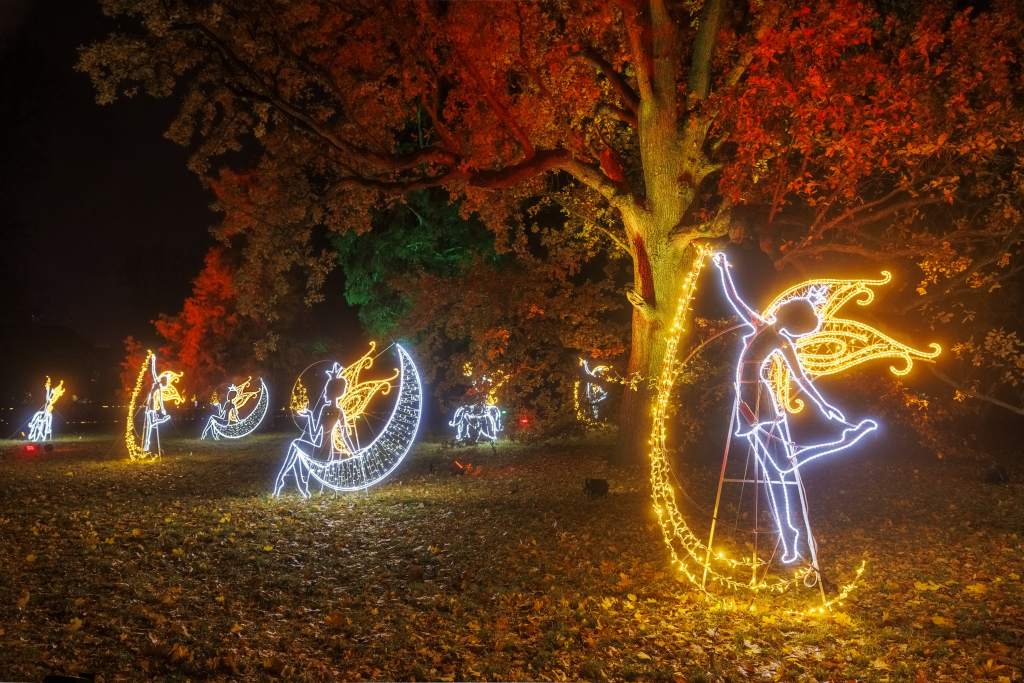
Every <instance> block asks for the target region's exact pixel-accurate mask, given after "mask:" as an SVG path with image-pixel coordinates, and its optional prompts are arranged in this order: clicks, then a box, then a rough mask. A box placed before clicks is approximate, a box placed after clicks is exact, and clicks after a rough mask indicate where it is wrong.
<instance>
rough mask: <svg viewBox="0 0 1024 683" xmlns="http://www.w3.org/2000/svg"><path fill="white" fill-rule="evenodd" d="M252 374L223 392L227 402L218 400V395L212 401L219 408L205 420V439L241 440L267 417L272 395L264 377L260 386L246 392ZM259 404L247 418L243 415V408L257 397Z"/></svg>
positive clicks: (203, 435) (215, 407)
mask: <svg viewBox="0 0 1024 683" xmlns="http://www.w3.org/2000/svg"><path fill="white" fill-rule="evenodd" d="M250 382H252V377H249V378H248V379H246V380H245V381H244V382H242V383H241V384H239V385H235V384H231V385H229V386H228V388H227V391H226V392H225V394H224V402H223V403H221V402H220V401H218V400H217V398H216V394H215V395H214V400H213V401H211V404H212V405H213V406H214V410H215V411H216V412H215V413H214V414H213V415H211V416H210V417H209V418H208V419H207V420H206V427H205V428H204V429H203V434H202V437H201V438H203V439H205V438H207V437H212V438H213V439H214V440H218V439H241V438H244V437H246V436H249V435H250V434H252V433H253V432H254V431H256V429H257V428H258V427H259V426H260V424H261V423H262V422H263V418H265V417H266V416H267V409H268V408H269V407H270V397H269V395H268V392H267V385H266V383H265V382H264V381H263V378H262V377H261V378H260V380H259V388H257V389H255V390H253V391H247V389H248V388H249V383H250ZM257 396H258V397H259V398H258V399H257V400H256V404H255V405H254V406H253V408H252V410H250V411H249V413H248V414H247V415H246V416H245V417H240V415H241V411H242V409H243V408H245V406H246V405H247V404H248V403H249V401H251V400H252V399H253V398H255V397H257Z"/></svg>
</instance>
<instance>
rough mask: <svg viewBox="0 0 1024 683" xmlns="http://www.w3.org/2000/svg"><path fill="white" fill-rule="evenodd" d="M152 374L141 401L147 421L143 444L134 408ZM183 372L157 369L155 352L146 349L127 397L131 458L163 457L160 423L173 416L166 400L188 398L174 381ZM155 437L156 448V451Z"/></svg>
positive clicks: (127, 438)
mask: <svg viewBox="0 0 1024 683" xmlns="http://www.w3.org/2000/svg"><path fill="white" fill-rule="evenodd" d="M147 371H148V372H149V375H150V382H151V383H150V386H149V391H147V392H146V398H145V399H144V403H143V405H142V409H143V411H144V424H143V428H142V445H141V446H140V445H139V442H138V439H137V438H136V435H135V409H136V405H137V404H138V400H139V395H140V394H141V392H142V385H143V382H144V380H145V378H146V373H147ZM183 374H184V373H181V372H175V371H173V370H164V371H163V372H157V369H156V354H155V353H153V352H152V351H146V357H145V359H144V360H143V361H142V367H141V368H139V374H138V376H137V377H136V378H135V388H134V389H133V390H132V395H131V399H129V401H128V420H127V424H126V426H125V434H124V440H125V446H127V448H128V457H129V458H130V459H132V460H150V459H154V458H158V457H160V455H161V454H162V450H161V447H160V425H162V424H164V423H165V422H167V421H168V420H170V419H171V416H170V414H169V413H168V412H167V403H169V402H173V403H174V404H175V405H181V404H182V403H183V402H184V401H185V399H184V397H182V395H181V394H180V393H179V392H178V388H177V387H176V386H175V384H176V383H177V382H178V380H180V379H181V378H182V376H183ZM154 439H155V444H156V452H154V451H153V445H154Z"/></svg>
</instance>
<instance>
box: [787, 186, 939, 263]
mask: <svg viewBox="0 0 1024 683" xmlns="http://www.w3.org/2000/svg"><path fill="white" fill-rule="evenodd" d="M895 194H897V192H893V193H890V194H889V195H887V196H886V197H885V198H883V199H888V198H891V197H892V196H894V195H895ZM879 201H881V200H875V201H873V202H869V203H868V204H862V205H860V206H858V207H854V208H852V209H850V210H848V211H845V212H843V214H842V215H840V216H838V217H837V218H835V219H833V220H830V221H828V222H827V223H825V224H824V225H822V226H821V227H820V228H819V229H817V230H815V231H813V232H812V233H811V234H809V235H808V236H807V238H806V239H804V240H803V242H802V243H801V244H800V245H799V246H797V247H794V248H793V249H791V250H790V251H788V252H786V254H785V255H784V256H783V257H782V258H780V259H778V260H776V261H775V266H776V267H777V268H781V267H783V266H784V265H785V264H786V263H788V262H790V261H793V260H795V259H798V258H800V257H802V256H804V255H811V254H815V253H826V252H829V251H833V252H835V253H847V254H854V253H857V252H856V251H853V250H855V249H858V248H861V247H855V246H853V245H832V246H830V245H828V244H822V245H819V246H817V247H812V246H810V245H811V244H812V243H813V242H814V241H815V240H816V239H820V238H821V236H822V235H823V234H824V233H825V232H827V231H829V230H836V229H839V230H855V229H856V228H860V227H863V226H865V225H870V224H872V223H877V222H878V221H880V220H883V219H885V218H889V217H891V216H893V215H895V214H896V213H899V212H900V211H905V210H907V209H914V208H919V207H922V206H927V205H929V204H939V203H942V202H944V201H945V198H944V197H943V196H942V195H940V194H933V195H920V196H918V197H913V198H911V199H907V200H905V201H902V202H896V203H895V204H890V205H889V206H886V207H883V208H881V209H877V210H875V211H871V212H869V213H868V214H866V215H860V216H858V214H860V213H862V212H863V211H864V210H866V209H867V208H868V207H870V206H877V205H878V202H879ZM854 216H858V217H857V218H854V219H853V220H849V219H851V218H853V217H854ZM844 221H846V222H844ZM836 247H841V248H842V250H843V251H839V250H837V248H836ZM870 251H871V250H865V253H864V254H862V255H865V256H866V255H867V253H868V252H870ZM883 253H885V252H883ZM888 253H889V254H890V255H898V254H895V253H894V252H892V251H889V252H888ZM869 258H870V257H869Z"/></svg>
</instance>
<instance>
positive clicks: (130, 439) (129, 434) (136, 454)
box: [124, 349, 160, 462]
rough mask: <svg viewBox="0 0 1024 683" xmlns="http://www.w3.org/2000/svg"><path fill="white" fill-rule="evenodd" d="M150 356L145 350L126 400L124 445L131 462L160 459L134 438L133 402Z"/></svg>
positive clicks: (137, 396) (140, 387) (151, 353)
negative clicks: (144, 355) (133, 386)
mask: <svg viewBox="0 0 1024 683" xmlns="http://www.w3.org/2000/svg"><path fill="white" fill-rule="evenodd" d="M152 355H153V352H152V351H150V350H148V349H147V350H146V357H145V358H143V359H142V367H141V368H140V369H139V374H138V377H136V378H135V388H134V389H133V390H132V396H131V398H130V399H129V400H128V423H127V425H126V426H125V432H124V445H125V446H126V447H127V448H128V458H129V460H131V461H133V462H134V461H136V460H154V459H156V458H158V457H160V456H159V454H157V455H155V456H154V455H152V454H151V453H147V452H146V451H144V450H142V447H141V446H139V442H138V439H137V438H136V436H135V402H136V401H137V400H139V392H141V391H142V380H143V378H144V377H145V376H146V370H147V369H148V368H149V359H150V357H151V356H152Z"/></svg>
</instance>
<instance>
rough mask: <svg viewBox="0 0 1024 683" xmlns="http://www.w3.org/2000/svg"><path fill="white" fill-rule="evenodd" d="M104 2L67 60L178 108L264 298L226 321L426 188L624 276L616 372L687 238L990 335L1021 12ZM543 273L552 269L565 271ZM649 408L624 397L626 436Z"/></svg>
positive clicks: (648, 321) (1022, 90)
mask: <svg viewBox="0 0 1024 683" xmlns="http://www.w3.org/2000/svg"><path fill="white" fill-rule="evenodd" d="M103 6H104V7H105V9H106V10H107V11H108V12H109V13H110V14H112V15H114V16H115V17H118V18H119V19H120V20H121V21H122V22H123V25H124V26H125V27H126V29H127V28H132V27H134V28H133V29H132V30H124V31H119V32H117V33H114V34H111V35H110V36H108V38H107V39H105V40H103V41H101V42H98V43H96V44H94V45H92V46H89V47H88V48H86V49H84V50H83V51H82V53H81V58H80V63H79V68H80V69H81V70H83V71H86V72H87V73H89V75H90V76H91V77H92V79H93V82H94V84H95V86H96V90H97V98H98V100H99V101H100V102H102V103H108V102H112V101H114V100H116V99H118V98H119V97H122V96H123V95H125V94H134V93H135V92H136V91H137V90H138V89H141V90H144V91H145V92H147V93H149V94H151V95H154V96H158V97H164V96H170V95H171V94H172V93H174V94H175V96H176V97H179V98H180V102H181V107H180V110H179V115H178V117H177V118H176V119H175V120H174V122H173V123H172V124H171V126H170V129H169V131H168V135H169V136H170V137H171V138H172V139H173V140H175V141H177V142H179V143H181V144H183V145H187V146H189V147H190V148H191V149H192V150H193V156H192V159H191V162H190V163H191V166H192V168H193V169H194V170H195V171H196V172H197V173H199V174H200V175H201V176H202V177H203V178H204V179H205V180H206V181H207V182H208V183H209V184H210V185H211V187H213V188H214V189H215V190H216V192H217V195H218V201H219V204H220V207H221V208H222V210H223V211H224V214H225V222H224V225H223V226H222V228H221V229H220V230H219V231H218V236H219V237H220V238H221V239H222V240H223V241H225V242H226V243H229V244H230V245H231V246H232V248H233V249H234V250H237V251H238V252H239V253H240V254H242V258H241V260H240V266H239V276H240V277H243V279H246V281H247V282H255V281H260V282H262V283H265V286H264V287H263V288H262V289H256V288H253V287H240V288H239V290H238V292H239V299H238V302H239V306H240V310H244V311H250V312H251V311H260V312H261V313H262V314H264V315H267V316H273V315H274V314H276V311H278V310H280V309H281V307H282V305H283V302H284V301H286V300H287V296H286V295H287V294H288V293H290V292H292V291H294V288H295V287H296V285H295V283H294V277H295V272H296V271H297V270H301V271H304V272H306V273H307V275H308V277H307V279H306V284H305V287H304V293H303V294H304V296H305V297H306V298H307V299H311V298H312V299H315V298H316V297H318V296H319V295H320V293H321V290H322V284H323V282H324V273H325V269H326V267H327V265H326V264H327V263H328V262H329V259H325V257H324V256H325V255H324V254H323V253H322V251H320V248H319V247H318V244H322V241H321V239H322V236H323V235H324V234H330V233H332V232H344V231H349V230H355V231H357V232H358V231H364V230H367V229H369V228H370V226H371V224H372V222H373V219H374V217H375V216H376V215H378V214H379V212H380V211H381V210H382V209H385V208H387V207H389V206H393V205H394V202H396V201H399V198H400V197H402V196H403V195H405V194H406V193H408V192H410V191H414V190H422V189H426V188H443V189H444V191H445V192H446V193H447V194H448V195H449V196H450V197H451V198H452V200H453V201H456V202H458V203H459V204H460V206H461V207H462V210H463V211H465V212H467V213H475V214H476V215H477V216H478V217H479V218H480V219H481V220H482V221H483V222H484V223H485V224H486V225H487V226H488V228H489V229H491V230H492V231H493V232H494V234H495V236H496V240H497V243H498V244H506V245H515V244H516V243H518V242H521V241H522V240H523V239H526V237H527V235H528V232H527V231H528V230H530V229H531V226H532V225H533V223H532V222H531V221H529V220H524V214H523V211H524V206H527V207H529V206H532V205H534V203H536V202H538V201H548V202H551V203H553V204H554V205H555V206H557V207H558V208H559V210H560V212H561V213H560V215H558V216H557V218H552V217H550V216H549V217H548V218H547V220H546V222H545V226H544V229H546V230H548V231H558V232H560V234H561V235H562V237H563V241H562V242H563V244H565V243H568V241H569V239H568V238H569V237H575V236H580V235H582V236H584V237H585V239H584V240H583V243H584V244H585V245H586V246H582V247H581V248H583V249H584V253H586V252H587V250H594V249H597V250H601V251H602V252H603V253H604V254H605V255H606V256H607V257H608V258H609V259H619V258H621V259H623V260H624V261H626V262H627V263H628V266H629V267H628V270H629V271H630V272H631V277H629V276H627V277H625V278H623V279H622V280H620V281H616V282H614V283H611V284H613V285H614V286H615V288H616V289H619V291H620V292H621V291H624V292H625V294H626V299H627V301H628V302H629V304H630V305H631V307H632V308H631V310H632V321H631V323H630V324H629V326H628V332H629V336H630V344H629V358H628V367H627V368H623V369H624V370H628V371H629V372H635V373H637V374H639V375H640V376H643V377H646V378H651V377H654V376H657V374H658V372H657V371H658V365H659V363H660V358H661V356H662V349H663V345H664V342H665V339H664V329H665V327H666V316H668V315H670V312H671V311H672V310H674V303H675V300H676V299H677V297H678V291H677V289H678V284H679V277H678V274H679V273H680V272H681V271H683V270H685V269H686V267H687V266H688V264H689V263H690V261H691V259H692V256H693V253H694V250H693V248H692V247H693V245H694V244H695V243H696V242H700V241H707V240H712V241H716V242H724V241H725V240H727V239H732V240H734V241H738V242H745V243H748V244H753V245H756V246H757V247H758V248H759V249H760V250H761V251H762V252H763V253H764V254H765V255H766V256H767V257H768V258H769V259H771V260H772V261H773V262H774V264H775V265H776V266H777V267H778V268H780V269H784V268H791V267H792V268H794V269H798V270H801V271H807V270H808V269H819V268H820V269H822V270H826V269H827V270H828V271H830V272H832V271H834V270H835V269H836V268H845V269H852V268H856V269H857V270H858V271H859V272H863V270H865V269H866V268H868V265H867V264H868V262H870V269H871V270H872V271H876V270H877V269H878V267H877V265H876V264H875V263H874V261H880V262H884V264H885V265H886V266H889V267H894V268H897V269H900V270H902V271H904V273H905V277H904V278H902V279H901V281H903V282H907V283H912V284H913V285H914V286H913V287H909V288H908V289H906V290H905V291H904V292H903V293H902V294H901V295H900V300H899V302H898V304H896V306H895V308H896V309H897V310H898V311H899V312H900V313H901V314H902V315H903V316H904V317H906V318H907V319H908V320H909V321H911V324H912V325H913V326H915V327H918V328H925V327H927V326H929V325H937V324H938V323H939V321H940V316H941V315H944V314H945V313H944V312H945V311H948V310H950V309H956V310H958V315H957V319H958V320H959V321H960V322H961V323H963V322H965V321H966V322H971V323H972V325H977V324H983V325H984V326H985V327H986V328H988V329H989V330H999V329H1003V328H1005V327H1006V325H1007V324H1009V321H1008V320H1006V319H1005V317H1006V316H1005V313H1004V314H1000V313H999V312H998V311H992V310H984V309H985V307H984V306H982V305H979V304H978V297H977V295H978V294H984V293H985V292H988V291H994V289H993V288H999V287H1005V286H1006V285H1007V284H1009V283H1010V282H1018V281H1019V280H1018V279H1015V278H1017V277H1018V275H1017V274H1018V273H1019V272H1021V271H1020V266H1019V258H1020V253H1019V252H1020V241H1021V240H1020V235H1021V219H1020V215H1021V214H1020V186H1021V183H1020V177H1021V166H1022V165H1021V147H1022V140H1021V135H1022V134H1021V131H1022V130H1024V120H1022V116H1021V109H1020V107H1019V102H1020V98H1021V95H1022V94H1024V85H1022V76H1021V69H1020V64H1021V61H1022V58H1024V49H1022V46H1021V42H1020V36H1021V35H1024V22H1022V18H1021V14H1020V9H1019V6H1018V5H1017V4H1016V3H1013V2H1008V1H1002V2H993V3H988V4H985V5H984V6H980V5H979V6H977V7H974V6H963V5H961V4H959V3H953V2H911V3H901V4H894V3H887V2H871V1H868V0H840V1H839V2H814V3H800V2H788V1H784V0H783V1H780V2H756V3H755V2H727V1H726V0H705V1H704V2H699V1H694V2H684V3H665V2H663V1H662V0H645V1H641V0H621V1H620V2H611V3H590V2H570V1H567V0H557V1H555V2H549V3H531V2H496V3H483V2H474V1H462V2H448V3H430V2H419V1H414V0H408V1H404V2H393V3H378V2H361V1H356V2H350V3H342V4H338V3H332V2H320V1H317V0H307V1H303V2H292V3H281V4H274V3H270V4H266V3H251V2H243V1H241V0H228V1H226V2H218V3H210V4H206V3H194V2H185V1H184V0H177V1H171V2H167V1H165V0H160V1H158V0H143V1H142V2H138V1H132V2H129V1H128V0H104V1H103ZM530 255H531V256H536V255H537V254H536V253H534V252H531V253H530ZM563 259H564V260H563ZM824 259H827V263H822V264H821V265H819V262H820V261H822V260H824ZM548 263H549V267H550V268H551V269H552V271H557V270H561V271H563V272H562V273H561V274H559V273H554V272H553V273H552V280H551V282H555V281H557V278H558V277H564V274H565V273H572V272H574V270H575V269H577V268H578V267H579V263H580V259H579V258H574V257H572V256H571V253H570V252H568V251H565V250H562V251H559V252H557V253H556V254H555V255H549V256H548ZM611 273H612V277H619V271H615V270H613V271H611ZM959 312H963V315H961V314H960V313H959ZM982 318H986V322H985V323H977V322H974V321H977V320H981V319H982ZM529 324H533V322H530V323H529ZM625 331H626V330H625V329H624V328H623V329H622V332H625ZM510 334H512V335H522V336H523V338H528V337H529V333H528V332H527V331H525V330H521V329H512V330H510ZM985 334H988V332H984V333H983V334H981V335H979V334H978V333H977V331H976V330H969V329H962V328H961V329H956V330H953V331H952V332H951V335H952V336H970V337H971V339H972V343H973V344H975V345H978V344H980V343H982V338H983V337H984V335H985ZM271 346H272V345H271ZM268 348H270V347H268ZM550 369H551V368H543V369H542V370H539V372H548V371H550ZM957 373H958V374H957V376H956V377H952V376H951V375H948V374H947V377H950V378H951V381H952V382H953V383H954V384H955V385H956V386H958V387H961V389H960V390H961V391H966V392H968V393H970V394H971V395H972V396H975V397H981V396H983V395H985V394H986V393H987V392H984V391H981V390H980V389H979V388H978V385H977V383H976V382H975V380H976V379H977V378H976V377H974V376H973V375H972V371H971V369H970V368H969V367H967V366H963V365H961V366H959V367H958V369H957ZM1000 395H1001V396H1002V394H1000ZM1005 398H1006V397H1005V396H1003V398H1000V399H998V400H1001V401H1002V400H1004V399H1005ZM647 412H648V411H647V409H646V397H645V395H644V392H643V391H640V392H632V393H630V394H629V395H628V400H627V401H626V402H625V406H624V412H623V415H622V423H623V425H625V426H627V427H628V430H629V431H631V438H633V445H634V446H635V447H636V448H638V449H642V447H643V444H644V443H646V439H647V436H648V432H647V427H646V419H647V418H646V416H647Z"/></svg>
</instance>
